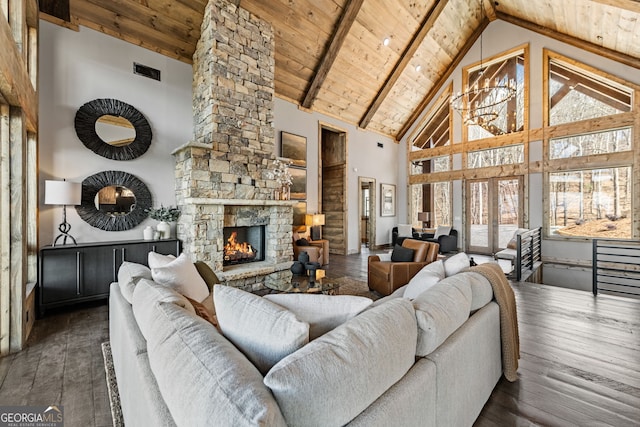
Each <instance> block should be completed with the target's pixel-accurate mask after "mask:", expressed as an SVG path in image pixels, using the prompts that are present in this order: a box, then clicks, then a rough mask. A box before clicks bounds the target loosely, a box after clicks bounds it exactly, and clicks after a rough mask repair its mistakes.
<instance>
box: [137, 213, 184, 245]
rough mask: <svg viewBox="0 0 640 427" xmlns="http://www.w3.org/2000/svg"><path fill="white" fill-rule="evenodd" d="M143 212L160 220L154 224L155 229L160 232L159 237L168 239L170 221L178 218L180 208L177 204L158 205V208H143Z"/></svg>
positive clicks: (169, 235)
mask: <svg viewBox="0 0 640 427" xmlns="http://www.w3.org/2000/svg"><path fill="white" fill-rule="evenodd" d="M145 212H147V213H148V214H149V217H150V218H152V219H155V220H157V221H160V222H159V223H158V225H157V226H156V229H157V230H158V232H159V233H160V238H161V239H169V238H170V237H171V226H170V225H169V223H170V222H175V221H177V220H178V218H180V209H179V208H178V207H177V206H169V207H166V208H165V207H164V206H163V205H160V207H159V208H149V209H145Z"/></svg>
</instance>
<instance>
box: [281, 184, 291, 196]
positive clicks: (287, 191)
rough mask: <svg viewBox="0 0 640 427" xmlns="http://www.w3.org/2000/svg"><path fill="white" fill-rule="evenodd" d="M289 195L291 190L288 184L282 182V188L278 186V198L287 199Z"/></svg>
mask: <svg viewBox="0 0 640 427" xmlns="http://www.w3.org/2000/svg"><path fill="white" fill-rule="evenodd" d="M290 196H291V190H290V188H289V186H288V185H286V184H283V185H282V188H280V200H289V197H290Z"/></svg>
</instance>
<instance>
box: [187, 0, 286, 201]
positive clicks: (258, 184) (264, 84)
mask: <svg viewBox="0 0 640 427" xmlns="http://www.w3.org/2000/svg"><path fill="white" fill-rule="evenodd" d="M274 48H275V44H274V34H273V28H272V27H271V25H270V24H269V23H267V22H265V21H262V20H260V19H259V18H257V17H256V16H254V15H252V14H250V13H249V12H248V11H246V10H244V9H242V8H239V7H236V6H235V5H233V4H232V3H229V2H227V1H226V0H210V1H209V4H208V5H207V7H206V9H205V16H204V19H203V22H202V29H201V36H200V40H199V41H198V45H197V47H196V51H195V53H194V55H193V71H194V76H193V112H194V142H196V143H199V144H205V145H208V146H209V147H211V148H212V150H209V151H208V152H205V151H203V150H194V151H193V152H192V153H191V155H188V153H186V156H183V158H181V159H178V160H179V161H182V160H183V161H185V162H187V163H188V162H191V163H192V164H191V165H186V167H184V168H182V170H181V171H180V172H182V173H183V176H184V179H182V180H179V182H178V184H179V187H178V192H179V193H180V194H179V196H182V197H214V198H224V199H262V200H267V199H270V198H272V195H273V192H274V189H275V188H276V187H277V183H276V182H275V181H273V180H270V179H269V177H268V174H267V171H268V168H269V166H270V165H271V162H272V161H273V159H274V152H275V130H274V128H273V108H274V102H273V96H274V71H275V59H274Z"/></svg>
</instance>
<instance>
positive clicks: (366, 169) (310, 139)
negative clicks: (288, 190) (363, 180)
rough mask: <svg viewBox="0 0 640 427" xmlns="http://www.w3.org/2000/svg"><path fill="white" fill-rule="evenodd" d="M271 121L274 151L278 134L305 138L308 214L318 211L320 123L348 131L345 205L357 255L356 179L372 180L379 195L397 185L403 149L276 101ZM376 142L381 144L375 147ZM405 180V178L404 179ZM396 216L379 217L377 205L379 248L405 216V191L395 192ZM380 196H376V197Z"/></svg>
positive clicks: (350, 245) (351, 250) (351, 249)
mask: <svg viewBox="0 0 640 427" xmlns="http://www.w3.org/2000/svg"><path fill="white" fill-rule="evenodd" d="M274 122H275V129H276V151H277V153H276V154H277V155H279V152H280V132H281V131H286V132H290V133H294V134H296V135H302V136H304V137H306V138H307V211H308V212H317V210H318V201H319V191H318V173H317V171H318V138H319V129H320V123H326V124H328V125H331V126H335V127H336V128H338V129H341V130H344V131H346V132H347V172H348V175H347V206H348V212H347V217H348V225H347V227H348V234H349V238H348V248H347V249H348V252H349V253H356V252H358V250H359V247H360V237H359V235H358V223H359V217H358V214H359V212H358V191H359V190H358V177H359V176H362V177H367V178H374V179H375V180H376V192H377V194H379V192H380V184H396V185H397V187H396V190H399V189H400V188H401V186H400V185H398V182H399V175H403V176H404V175H405V168H406V166H405V161H404V157H403V158H402V161H401V162H399V161H398V156H400V155H401V153H402V150H401V149H400V146H399V145H398V144H396V143H395V142H394V141H393V140H392V139H390V138H387V137H384V136H382V135H380V134H378V133H374V132H369V131H363V130H362V129H359V128H357V127H356V126H355V125H351V124H347V123H344V122H342V121H340V120H337V119H334V118H332V117H328V116H325V115H322V114H319V113H309V112H306V111H303V110H300V109H299V108H298V107H297V105H295V104H293V103H291V102H289V101H285V100H283V99H280V98H276V102H275V112H274ZM377 142H381V143H382V144H383V146H384V147H383V148H378V146H377ZM405 180H406V178H405ZM397 195H398V200H397V206H396V216H394V217H380V203H379V199H378V203H377V205H378V206H376V207H375V211H376V215H377V219H376V222H377V223H376V242H375V243H376V244H377V245H382V244H386V243H390V242H391V228H393V227H394V226H395V225H396V224H397V223H398V222H399V219H398V218H402V215H403V213H402V212H403V211H404V212H405V213H404V215H406V207H405V204H406V190H405V195H404V196H402V195H401V193H400V192H398V193H397ZM378 197H379V196H378Z"/></svg>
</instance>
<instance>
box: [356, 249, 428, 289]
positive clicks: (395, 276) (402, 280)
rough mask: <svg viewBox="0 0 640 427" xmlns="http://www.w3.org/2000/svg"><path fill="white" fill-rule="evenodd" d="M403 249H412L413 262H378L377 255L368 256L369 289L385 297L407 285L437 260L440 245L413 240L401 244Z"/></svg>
mask: <svg viewBox="0 0 640 427" xmlns="http://www.w3.org/2000/svg"><path fill="white" fill-rule="evenodd" d="M402 246H403V247H405V248H409V249H413V251H414V253H413V262H393V261H380V257H379V256H377V255H371V256H369V262H368V268H367V270H368V284H369V289H371V290H373V291H376V292H378V293H379V294H380V295H383V296H386V295H389V294H391V293H392V292H393V291H395V290H396V289H398V288H399V287H401V286H404V285H406V284H407V283H409V280H411V278H412V277H413V276H415V275H416V274H417V273H418V271H420V270H422V267H424V266H425V265H427V264H429V263H432V262H433V261H435V260H437V259H438V250H439V248H440V245H438V244H437V243H432V242H423V241H420V240H414V239H405V240H404V241H403V242H402Z"/></svg>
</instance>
